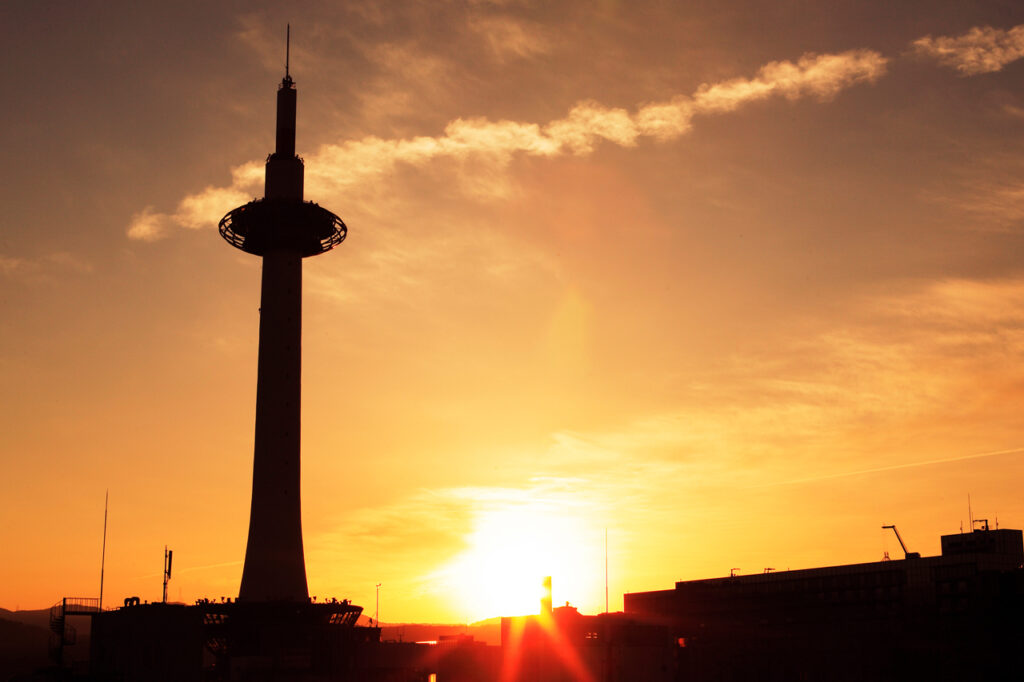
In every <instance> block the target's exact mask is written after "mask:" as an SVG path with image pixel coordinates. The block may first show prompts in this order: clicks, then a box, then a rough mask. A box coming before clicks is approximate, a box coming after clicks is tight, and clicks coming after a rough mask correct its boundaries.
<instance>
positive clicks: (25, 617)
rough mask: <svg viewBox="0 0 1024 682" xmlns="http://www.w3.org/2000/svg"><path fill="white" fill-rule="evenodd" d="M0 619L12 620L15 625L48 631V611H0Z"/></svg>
mask: <svg viewBox="0 0 1024 682" xmlns="http://www.w3.org/2000/svg"><path fill="white" fill-rule="evenodd" d="M0 618H3V619H4V620H13V621H14V622H16V623H25V624H26V625H34V626H36V627H38V628H43V629H44V630H49V629H50V609H35V610H33V611H8V610H7V609H0Z"/></svg>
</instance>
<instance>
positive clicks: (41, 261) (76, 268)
mask: <svg viewBox="0 0 1024 682" xmlns="http://www.w3.org/2000/svg"><path fill="white" fill-rule="evenodd" d="M55 271H61V272H73V273H77V274H80V275H86V274H89V273H91V272H92V271H93V265H92V263H90V262H89V261H87V260H85V259H84V258H82V257H80V256H77V255H75V254H73V253H70V252H68V251H54V252H52V253H48V254H44V255H42V256H39V257H37V258H15V257H12V256H5V255H3V254H0V275H3V276H6V277H10V278H17V279H21V280H24V281H28V282H48V283H53V280H52V278H51V275H53V274H54V272H55Z"/></svg>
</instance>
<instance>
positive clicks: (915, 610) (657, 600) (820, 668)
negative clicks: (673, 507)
mask: <svg viewBox="0 0 1024 682" xmlns="http://www.w3.org/2000/svg"><path fill="white" fill-rule="evenodd" d="M1022 563H1024V542H1022V535H1021V531H1019V530H1010V529H995V530H990V529H989V528H988V527H987V525H986V526H985V527H984V528H982V529H980V530H976V531H974V532H971V533H959V534H956V535H945V536H943V537H942V555H941V556H935V557H923V558H922V557H919V556H916V555H914V554H908V558H905V559H902V560H894V561H880V562H874V563H866V564H851V565H847V566H829V567H826V568H814V569H807V570H797V571H779V572H770V573H763V574H756V575H746V576H734V577H727V578H712V579H707V580H690V581H683V582H678V583H676V585H675V588H674V589H671V590H661V591H657V592H639V593H633V594H626V595H625V611H626V614H627V615H629V616H632V617H634V618H638V619H642V620H644V621H645V622H649V623H657V624H661V625H665V626H667V627H668V628H670V630H671V632H672V636H673V637H674V638H675V639H676V641H677V650H676V654H677V659H678V672H677V677H676V679H678V680H687V681H700V680H717V681H727V680H744V681H746V680H787V681H790V680H897V679H899V680H998V679H1021V676H1022V667H1021V663H1022V661H1021V659H1020V652H1021V651H1022V650H1024V610H1022V607H1024V570H1022V568H1021V567H1022Z"/></svg>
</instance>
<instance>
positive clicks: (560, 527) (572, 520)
mask: <svg viewBox="0 0 1024 682" xmlns="http://www.w3.org/2000/svg"><path fill="white" fill-rule="evenodd" d="M598 534H599V533H595V532H594V530H593V529H590V528H588V527H587V524H586V522H585V521H584V519H582V518H581V517H580V516H579V515H575V514H572V513H569V512H567V510H566V509H565V508H564V507H561V506H554V505H550V504H546V503H525V504H524V503H517V504H514V505H510V506H506V507H504V508H498V509H488V510H482V511H479V512H478V513H477V515H476V519H475V523H474V525H473V531H472V532H471V533H470V535H469V536H468V537H467V542H468V545H469V547H468V549H467V550H466V551H464V552H463V553H462V554H460V555H459V556H457V557H456V558H455V559H454V560H453V561H452V562H451V563H449V564H448V565H447V566H446V567H445V568H444V569H443V570H442V573H443V574H444V576H445V578H446V581H445V582H447V583H448V585H447V587H448V588H449V589H450V590H452V594H453V596H455V598H457V599H458V600H459V602H460V603H461V606H462V608H463V610H464V613H466V614H467V615H468V616H469V618H470V619H471V620H474V621H475V620H483V619H485V618H493V617H496V616H517V615H526V614H531V613H537V612H538V611H539V609H540V600H541V598H542V597H543V596H544V589H543V581H544V578H545V577H546V576H551V577H552V582H553V584H554V594H555V599H556V601H557V600H561V601H565V600H566V599H572V598H573V597H574V596H575V598H576V599H581V598H583V595H584V594H586V593H588V592H593V591H594V590H595V589H603V588H601V587H599V583H600V575H601V573H600V572H601V571H602V570H603V563H601V562H602V561H603V559H602V558H601V551H602V550H601V547H600V545H598V546H597V547H594V539H595V537H597V535H598ZM595 572H596V573H595ZM595 577H596V578H597V580H595ZM595 583H597V584H595ZM589 596H593V595H589Z"/></svg>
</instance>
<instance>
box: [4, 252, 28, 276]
mask: <svg viewBox="0 0 1024 682" xmlns="http://www.w3.org/2000/svg"><path fill="white" fill-rule="evenodd" d="M23 262H24V261H22V260H21V259H20V258H11V257H10V256H4V255H0V272H2V273H3V274H5V275H10V274H13V273H14V272H15V271H16V270H18V269H19V268H20V267H21V266H22V264H23Z"/></svg>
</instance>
